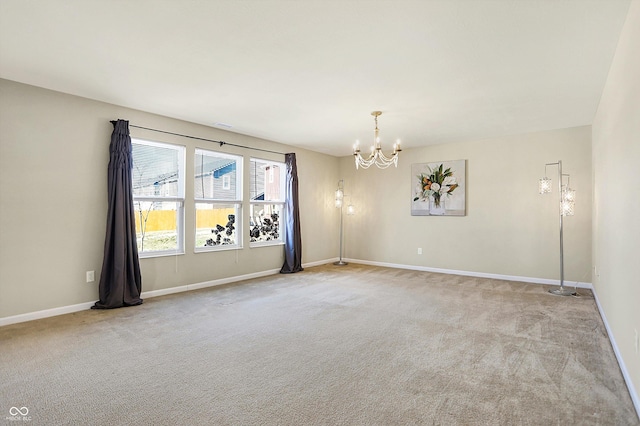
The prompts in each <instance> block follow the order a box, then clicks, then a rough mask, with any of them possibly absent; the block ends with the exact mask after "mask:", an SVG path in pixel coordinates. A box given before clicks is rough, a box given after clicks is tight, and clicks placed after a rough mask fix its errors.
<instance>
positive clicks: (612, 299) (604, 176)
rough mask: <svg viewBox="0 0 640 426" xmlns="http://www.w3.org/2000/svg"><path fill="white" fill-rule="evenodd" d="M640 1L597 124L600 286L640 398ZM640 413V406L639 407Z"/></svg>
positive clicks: (627, 28)
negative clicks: (639, 347)
mask: <svg viewBox="0 0 640 426" xmlns="http://www.w3.org/2000/svg"><path fill="white" fill-rule="evenodd" d="M638 52H640V2H639V1H634V2H632V3H631V6H630V9H629V13H628V15H627V21H626V23H625V25H624V27H623V30H622V34H621V36H620V40H619V43H618V48H617V50H616V54H615V57H614V59H613V63H612V65H611V69H610V71H609V76H608V78H607V83H606V86H605V89H604V92H603V94H602V98H601V100H600V106H599V108H598V112H597V114H596V117H595V119H594V123H593V180H594V196H593V199H594V203H593V212H594V217H593V241H594V245H593V247H594V250H593V265H594V266H595V267H596V268H597V269H596V270H597V273H596V274H594V281H593V284H594V287H595V289H596V292H597V294H598V298H599V300H600V304H601V306H602V309H603V311H604V313H605V316H606V318H607V321H608V323H609V327H610V331H611V332H612V334H613V336H612V337H613V338H614V339H615V342H616V344H617V346H618V349H619V353H620V355H621V356H622V358H623V359H624V364H625V365H626V368H627V370H628V374H629V377H630V378H631V381H632V382H633V384H634V386H635V391H636V404H638V403H639V401H638V399H637V398H638V396H637V395H640V355H639V354H638V353H636V351H635V347H634V338H635V334H634V333H640V198H639V197H638V196H637V190H636V186H637V184H638V182H640V55H639V54H638ZM638 408H639V409H640V407H638Z"/></svg>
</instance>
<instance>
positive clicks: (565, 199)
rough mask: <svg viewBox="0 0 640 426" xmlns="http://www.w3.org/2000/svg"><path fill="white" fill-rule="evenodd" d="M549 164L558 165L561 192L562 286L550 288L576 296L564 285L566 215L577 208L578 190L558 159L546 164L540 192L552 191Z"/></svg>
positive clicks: (559, 211) (566, 294)
mask: <svg viewBox="0 0 640 426" xmlns="http://www.w3.org/2000/svg"><path fill="white" fill-rule="evenodd" d="M547 166H558V193H559V210H558V213H559V216H560V287H559V288H551V289H549V293H551V294H555V295H558V296H575V295H576V292H575V291H574V290H571V289H568V288H566V287H565V286H564V241H563V236H564V235H563V233H564V217H565V216H573V214H574V210H575V195H576V192H575V191H574V190H573V189H571V188H569V183H570V181H569V179H570V176H569V175H567V174H562V160H558V162H557V163H547V164H545V165H544V175H545V176H544V178H542V179H540V182H539V184H538V192H539V193H540V194H550V193H551V179H550V178H548V177H547ZM565 176H566V177H567V184H566V185H563V184H562V178H563V177H565Z"/></svg>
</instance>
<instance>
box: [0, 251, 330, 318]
mask: <svg viewBox="0 0 640 426" xmlns="http://www.w3.org/2000/svg"><path fill="white" fill-rule="evenodd" d="M335 260H338V258H335V259H326V260H320V261H316V262H310V263H305V264H304V265H302V266H303V267H305V268H310V267H312V266H318V265H324V264H326V263H331V262H334V261H335ZM278 272H280V269H269V270H266V271H262V272H254V273H252V274H245V275H238V276H235V277H228V278H221V279H218V280H212V281H205V282H201V283H195V284H187V285H183V286H179V287H171V288H165V289H161V290H151V291H143V292H142V294H141V295H140V297H142V298H143V299H144V298H151V297H158V296H164V295H166V294H173V293H180V292H183V291H189V290H197V289H200V288H206V287H213V286H218V285H223V284H229V283H233V282H236V281H243V280H249V279H252V278H260V277H266V276H268V275H274V274H277V273H278ZM94 304H95V301H92V302H84V303H78V304H76V305H69V306H60V307H58V308H51V309H44V310H42V311H35V312H27V313H26V314H19V315H13V316H9V317H3V318H0V327H2V326H5V325H10V324H17V323H20V322H27V321H33V320H38V319H42V318H49V317H55V316H58V315H64V314H71V313H73V312H80V311H85V310H87V309H91V307H92V306H93V305H94Z"/></svg>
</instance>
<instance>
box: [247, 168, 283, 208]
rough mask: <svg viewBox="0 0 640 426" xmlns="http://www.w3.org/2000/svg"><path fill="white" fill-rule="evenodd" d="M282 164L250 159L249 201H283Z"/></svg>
mask: <svg viewBox="0 0 640 426" xmlns="http://www.w3.org/2000/svg"><path fill="white" fill-rule="evenodd" d="M283 172H284V164H282V163H276V162H269V161H265V160H256V159H251V171H250V173H249V175H250V191H249V192H250V196H251V200H260V201H284V192H283V183H284V182H283V176H284V173H283Z"/></svg>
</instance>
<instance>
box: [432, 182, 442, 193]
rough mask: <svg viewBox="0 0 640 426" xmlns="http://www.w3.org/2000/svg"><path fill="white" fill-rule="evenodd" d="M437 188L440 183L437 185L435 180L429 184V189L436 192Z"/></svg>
mask: <svg viewBox="0 0 640 426" xmlns="http://www.w3.org/2000/svg"><path fill="white" fill-rule="evenodd" d="M439 189H440V185H438V184H437V183H436V182H433V183H432V184H431V190H432V191H436V192H437V191H438V190H439Z"/></svg>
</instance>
